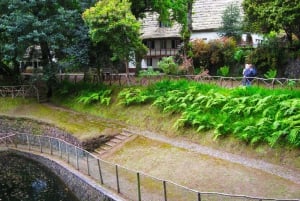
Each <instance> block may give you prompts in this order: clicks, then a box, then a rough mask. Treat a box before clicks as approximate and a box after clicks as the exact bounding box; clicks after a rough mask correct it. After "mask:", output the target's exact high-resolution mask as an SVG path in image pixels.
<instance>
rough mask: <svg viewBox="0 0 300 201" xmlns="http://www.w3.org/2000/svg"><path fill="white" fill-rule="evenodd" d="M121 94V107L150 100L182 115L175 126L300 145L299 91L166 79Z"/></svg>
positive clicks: (272, 143)
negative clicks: (223, 86)
mask: <svg viewBox="0 0 300 201" xmlns="http://www.w3.org/2000/svg"><path fill="white" fill-rule="evenodd" d="M119 97H120V100H121V101H123V104H124V105H130V104H139V103H145V102H150V101H152V102H153V103H152V105H153V106H156V107H158V108H160V109H161V110H162V112H164V113H170V114H173V113H177V114H180V117H179V118H178V119H177V121H176V122H175V124H174V125H173V126H174V128H177V129H179V128H182V127H192V128H194V129H196V130H197V131H199V132H200V131H204V130H214V134H215V136H214V138H218V137H222V136H227V135H229V134H230V135H233V136H235V137H236V138H238V139H240V140H243V141H245V142H247V143H249V144H252V145H256V144H259V143H266V144H269V145H270V146H276V145H278V144H285V145H289V146H294V147H300V99H299V97H300V93H299V92H295V91H289V90H268V89H263V88H258V87H253V88H235V89H223V88H219V87H217V86H214V85H205V84H199V83H196V82H188V81H184V80H178V81H170V80H164V81H161V82H158V83H156V84H153V85H151V86H149V87H147V88H143V89H134V88H128V89H125V90H124V91H122V92H121V93H120V95H119Z"/></svg>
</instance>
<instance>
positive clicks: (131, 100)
mask: <svg viewBox="0 0 300 201" xmlns="http://www.w3.org/2000/svg"><path fill="white" fill-rule="evenodd" d="M151 98H152V96H151V95H147V94H146V93H145V91H143V90H142V89H139V88H125V89H123V90H122V91H121V92H120V93H119V95H118V101H119V104H120V105H126V106H129V105H133V104H142V103H146V102H147V101H148V100H149V99H151Z"/></svg>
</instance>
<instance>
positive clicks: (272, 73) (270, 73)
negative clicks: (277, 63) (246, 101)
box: [264, 69, 277, 79]
mask: <svg viewBox="0 0 300 201" xmlns="http://www.w3.org/2000/svg"><path fill="white" fill-rule="evenodd" d="M276 75H277V70H276V69H270V70H268V71H267V72H266V73H265V74H264V76H265V77H266V78H268V79H272V78H275V77H276Z"/></svg>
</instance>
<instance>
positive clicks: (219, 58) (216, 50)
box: [192, 38, 236, 73]
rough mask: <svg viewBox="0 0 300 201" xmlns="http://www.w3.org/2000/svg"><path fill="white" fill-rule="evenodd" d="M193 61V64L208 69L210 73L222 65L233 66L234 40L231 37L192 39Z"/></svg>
mask: <svg viewBox="0 0 300 201" xmlns="http://www.w3.org/2000/svg"><path fill="white" fill-rule="evenodd" d="M192 51H193V55H194V56H193V61H194V65H195V66H201V67H202V68H205V69H209V72H210V73H216V72H217V70H218V69H219V68H220V67H222V66H234V64H235V61H234V53H235V51H236V41H235V40H234V39H233V38H223V39H222V40H211V41H209V42H206V41H203V40H194V41H192Z"/></svg>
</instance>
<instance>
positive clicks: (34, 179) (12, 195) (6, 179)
mask: <svg viewBox="0 0 300 201" xmlns="http://www.w3.org/2000/svg"><path fill="white" fill-rule="evenodd" d="M19 200H22V201H78V199H76V198H75V197H74V195H73V194H72V193H71V192H70V191H69V190H68V188H67V187H66V186H65V185H64V184H63V183H62V182H61V181H60V180H59V178H58V177H57V176H56V175H55V174H53V173H52V172H50V171H49V170H48V169H47V168H45V167H44V166H42V165H40V164H39V163H36V162H35V161H32V160H29V159H26V158H23V157H20V156H17V155H14V154H10V153H5V152H2V153H1V152H0V201H19Z"/></svg>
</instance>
